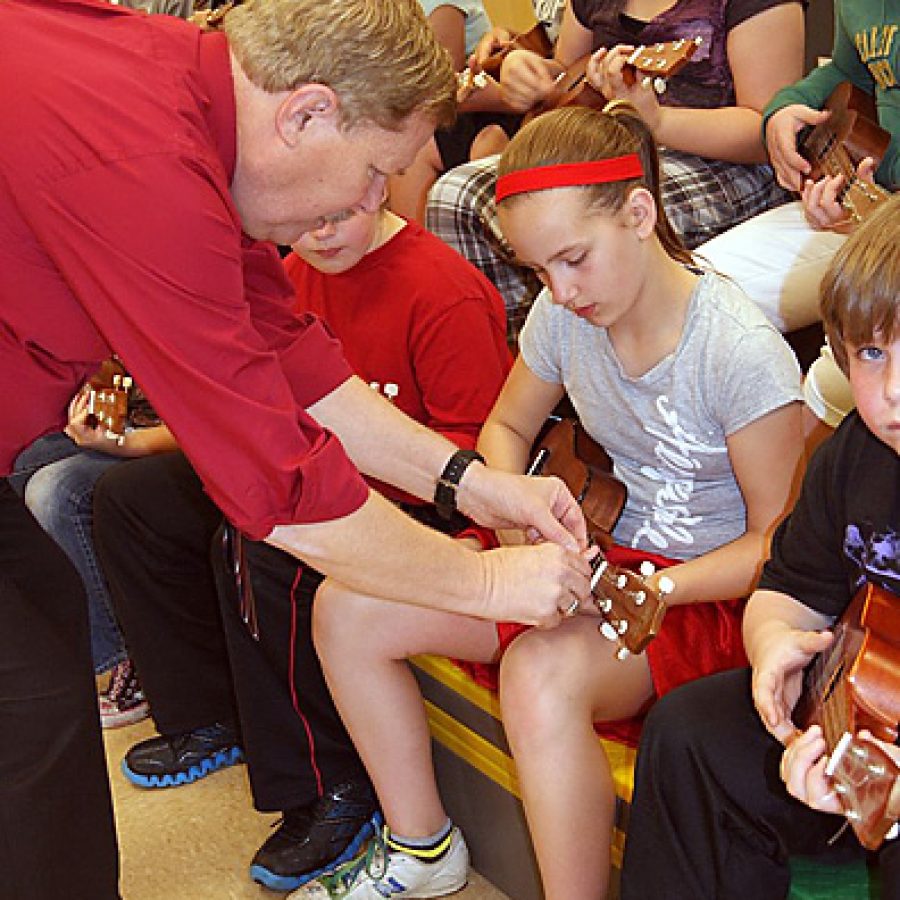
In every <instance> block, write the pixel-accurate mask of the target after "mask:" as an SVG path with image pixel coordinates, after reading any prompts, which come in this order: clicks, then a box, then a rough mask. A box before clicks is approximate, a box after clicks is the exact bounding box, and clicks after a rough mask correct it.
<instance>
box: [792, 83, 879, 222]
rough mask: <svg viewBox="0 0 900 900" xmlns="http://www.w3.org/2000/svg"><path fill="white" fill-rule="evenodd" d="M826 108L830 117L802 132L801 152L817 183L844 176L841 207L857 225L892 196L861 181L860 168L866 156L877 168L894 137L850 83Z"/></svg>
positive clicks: (870, 103) (834, 94)
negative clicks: (820, 180)
mask: <svg viewBox="0 0 900 900" xmlns="http://www.w3.org/2000/svg"><path fill="white" fill-rule="evenodd" d="M825 109H827V110H830V112H831V116H830V118H829V119H828V121H827V122H823V123H822V124H820V125H816V126H815V127H813V128H810V129H807V130H806V131H805V132H801V136H800V139H799V142H798V150H799V152H800V154H801V155H802V156H803V157H804V158H805V159H806V160H807V161H808V162H809V163H810V165H811V166H812V171H811V172H810V174H809V177H810V178H812V179H813V180H814V181H817V180H818V179H820V178H822V177H826V176H827V177H829V178H830V177H833V176H835V175H842V176H843V177H844V189H843V191H842V192H841V197H840V201H841V205H842V206H843V207H844V209H846V210H847V212H848V213H849V214H850V217H851V218H852V219H853V220H854V221H855V222H861V221H862V220H863V219H865V218H866V217H867V216H868V215H869V214H870V213H871V212H872V211H873V210H874V209H875V208H876V207H878V206H879V205H880V204H881V203H883V202H884V201H885V200H887V198H888V197H890V194H889V192H888V191H886V190H884V188H882V187H880V186H879V185H877V184H874V183H873V182H869V181H863V180H862V179H860V178H859V177H858V176H857V174H856V169H857V166H859V164H860V162H861V161H862V160H863V159H865V158H866V157H867V156H870V157H872V159H874V160H875V165H876V166H877V165H878V163H879V162H881V159H882V158H883V157H884V154H885V152H886V150H887V147H888V144H889V143H890V141H891V136H890V134H888V132H887V131H885V130H884V129H883V128H881V127H880V126H879V125H878V124H877V121H876V117H875V108H874V104H873V101H872V98H871V97H870V96H869V95H868V94H866V93H865V92H864V91H861V90H860V89H859V88H858V87H856V85H854V84H851V83H850V82H849V81H844V82H841V84H839V85H838V86H837V87H836V88H835V89H834V90H833V91H832V92H831V96H830V97H829V98H828V100H827V102H826V104H825Z"/></svg>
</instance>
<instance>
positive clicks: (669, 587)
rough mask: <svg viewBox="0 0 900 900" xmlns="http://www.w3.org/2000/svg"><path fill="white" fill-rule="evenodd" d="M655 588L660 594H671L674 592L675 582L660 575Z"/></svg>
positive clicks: (666, 576)
mask: <svg viewBox="0 0 900 900" xmlns="http://www.w3.org/2000/svg"><path fill="white" fill-rule="evenodd" d="M656 587H657V590H658V591H659V592H660V593H661V594H671V593H672V591H674V590H675V582H674V581H672V579H671V578H669V576H668V575H660V576H659V581H658V582H657V583H656Z"/></svg>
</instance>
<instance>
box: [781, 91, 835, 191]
mask: <svg viewBox="0 0 900 900" xmlns="http://www.w3.org/2000/svg"><path fill="white" fill-rule="evenodd" d="M830 116H831V113H830V112H827V111H824V110H817V109H813V108H812V107H809V106H804V105H803V104H801V103H792V104H791V105H790V106H785V107H784V108H783V109H779V110H778V112H776V113H774V114H773V115H772V116H771V117H770V118H769V121H768V122H767V123H766V150H767V151H768V153H769V159H770V160H771V162H772V168H773V169H774V170H775V175H776V177H777V178H778V183H779V184H780V185H781V186H782V187H784V188H787V189H788V190H789V191H796V192H797V193H799V192H800V191H801V189H802V188H803V181H804V179H805V178H806V176H807V175H809V173H810V172H811V171H812V166H811V165H810V164H809V162H808V161H807V160H805V159H804V158H803V157H802V156H801V155H800V154H799V153H798V152H797V133H798V132H799V131H800V130H801V129H802V128H805V127H806V126H808V125H809V126H815V125H819V124H821V123H822V122H827V121H828V119H829V117H830Z"/></svg>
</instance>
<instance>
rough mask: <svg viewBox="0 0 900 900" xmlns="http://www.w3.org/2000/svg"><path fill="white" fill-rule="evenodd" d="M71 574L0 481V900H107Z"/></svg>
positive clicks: (108, 807) (103, 780) (110, 862)
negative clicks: (68, 899) (64, 898)
mask: <svg viewBox="0 0 900 900" xmlns="http://www.w3.org/2000/svg"><path fill="white" fill-rule="evenodd" d="M118 879H119V866H118V850H117V847H116V834H115V826H114V824H113V812H112V802H111V799H110V793H109V781H108V780H107V775H106V762H105V759H104V755H103V744H102V741H101V737H100V719H99V714H98V711H97V688H96V683H95V681H94V668H93V664H92V663H91V649H90V642H89V639H88V615H87V599H86V597H85V593H84V587H83V586H82V583H81V578H80V577H79V575H78V572H77V571H76V569H75V568H74V566H73V565H72V563H71V562H70V561H69V559H68V557H67V556H66V555H65V553H63V551H62V550H61V549H60V548H59V547H58V546H57V544H56V543H55V542H54V541H53V540H52V539H51V538H50V537H48V536H47V534H46V533H45V532H44V531H43V529H42V528H41V527H40V525H38V523H37V522H36V521H35V519H34V517H33V516H32V515H31V513H29V512H28V510H27V509H26V508H25V505H24V504H23V502H22V500H21V499H20V498H19V497H18V496H17V495H16V494H15V493H14V492H13V490H12V488H10V487H9V485H8V483H7V481H6V479H5V478H0V898H2V900H57V898H60V897H67V898H72V900H111V898H117V897H118V896H119V891H118V886H117V885H118Z"/></svg>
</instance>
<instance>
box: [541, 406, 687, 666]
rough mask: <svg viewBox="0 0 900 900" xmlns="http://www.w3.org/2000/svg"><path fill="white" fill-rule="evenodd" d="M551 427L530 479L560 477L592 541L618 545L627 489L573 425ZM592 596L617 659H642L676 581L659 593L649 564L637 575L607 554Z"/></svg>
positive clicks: (604, 546)
mask: <svg viewBox="0 0 900 900" xmlns="http://www.w3.org/2000/svg"><path fill="white" fill-rule="evenodd" d="M550 422H551V423H552V424H551V427H550V428H549V430H545V434H544V436H543V437H540V436H539V437H538V440H537V441H536V442H535V451H536V452H535V454H534V457H533V460H532V462H531V465H530V466H529V467H528V470H527V472H526V474H528V475H555V476H556V477H557V478H559V479H560V480H561V481H563V483H564V484H565V485H566V487H568V489H569V491H570V492H571V493H572V496H573V497H575V499H576V500H577V501H578V504H579V506H581V509H582V512H583V513H584V517H585V520H586V521H587V526H588V538H589V540H590V541H591V543H593V544H596V545H598V546H599V547H600V548H601V551H602V550H608V549H609V547H611V546H612V543H613V540H612V536H611V532H612V529H613V527H614V526H615V524H616V520H617V519H618V518H619V516H620V515H621V512H622V508H623V507H624V506H625V500H626V497H627V493H628V492H627V489H626V487H625V485H624V484H623V483H622V482H621V481H619V479H618V478H616V477H615V476H614V475H613V474H612V460H611V459H610V458H609V455H608V454H607V452H606V451H605V450H604V449H603V448H602V447H601V446H600V445H599V444H598V443H596V441H594V440H593V439H592V438H591V437H590V436H589V435H588V434H587V432H586V431H585V430H584V428H583V427H582V425H581V423H580V422H577V421H575V420H573V419H567V418H564V419H558V420H553V419H551V420H550ZM591 570H592V577H591V593H592V594H593V597H594V603H595V605H596V606H597V609H598V610H600V612H601V613H602V617H603V621H602V623H601V624H600V626H599V630H600V633H601V634H602V635H603V636H604V637H606V638H607V639H608V640H611V641H613V642H615V643H617V644H618V645H619V647H618V650H617V651H616V656H617V657H618V658H619V659H624V658H625V657H626V656H628V654H629V653H641V652H642V651H643V650H644V648H645V647H646V646H647V644H649V643H650V641H651V640H652V639H653V638H654V637H655V636H656V634H657V633H658V631H659V626H660V625H661V623H662V619H663V616H664V615H665V611H666V602H665V598H664V596H665V594H666V593H669V592H671V590H672V582H671V579H669V578H667V577H665V576H663V577H662V578H660V583H659V588H658V589H657V590H654V589H653V588H651V587H650V586H649V584H647V582H646V580H645V579H647V578H649V577H650V576H651V575H652V574H653V572H654V566H653V564H652V563H650V562H646V563H642V565H641V572H640V574H637V573H635V572H632V571H631V570H630V569H625V568H621V567H619V566H615V565H613V564H612V563H610V562H609V560H607V559H606V557H605V556H604V555H603V553H602V552H600V553H598V554H597V556H596V557H595V558H594V559H593V560H592V562H591Z"/></svg>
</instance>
